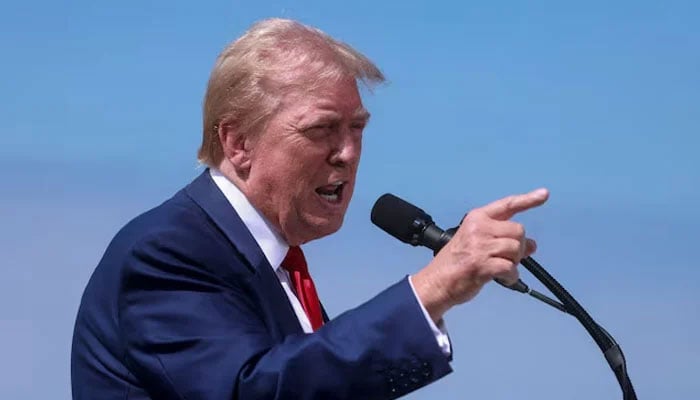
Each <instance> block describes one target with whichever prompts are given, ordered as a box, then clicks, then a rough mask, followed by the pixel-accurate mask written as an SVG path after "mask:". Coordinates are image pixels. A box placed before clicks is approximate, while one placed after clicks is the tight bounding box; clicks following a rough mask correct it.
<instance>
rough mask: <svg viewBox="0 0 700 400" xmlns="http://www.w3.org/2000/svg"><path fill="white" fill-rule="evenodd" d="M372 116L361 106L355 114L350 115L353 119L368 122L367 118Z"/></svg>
mask: <svg viewBox="0 0 700 400" xmlns="http://www.w3.org/2000/svg"><path fill="white" fill-rule="evenodd" d="M371 116H372V114H370V112H369V111H367V109H366V108H364V107H363V106H360V107H359V108H358V109H357V110H355V112H354V113H353V114H352V118H353V119H362V120H364V121H369V118H370V117H371Z"/></svg>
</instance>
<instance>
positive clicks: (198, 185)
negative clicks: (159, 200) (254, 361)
mask: <svg viewBox="0 0 700 400" xmlns="http://www.w3.org/2000/svg"><path fill="white" fill-rule="evenodd" d="M185 192H186V193H187V195H188V196H189V197H190V198H191V199H192V200H193V201H194V202H195V203H197V204H198V205H199V206H200V207H201V208H202V209H203V210H204V212H205V213H207V215H209V217H210V218H211V219H212V221H214V223H215V224H216V225H217V226H218V227H219V229H221V231H222V232H223V233H224V235H226V237H227V238H228V240H229V241H230V242H231V244H232V245H233V246H234V247H235V248H236V250H237V251H238V252H239V253H240V254H241V255H242V256H243V258H245V260H246V261H247V262H248V263H249V265H248V266H249V267H250V268H251V270H252V271H253V273H254V276H253V278H252V279H251V281H250V282H251V283H252V284H253V286H254V287H255V289H256V290H255V292H256V294H257V295H258V296H259V298H260V304H261V305H262V307H263V309H264V311H265V315H264V316H263V317H264V318H265V320H266V322H267V324H268V326H269V327H276V328H277V329H274V331H275V332H276V333H277V334H279V335H280V336H281V337H284V336H286V335H289V334H293V333H303V330H302V328H301V325H299V320H298V319H297V317H296V314H295V313H294V309H293V308H292V306H291V304H290V303H289V299H288V298H287V295H286V293H285V292H284V289H283V288H282V285H281V284H280V282H279V279H278V278H277V276H276V275H275V273H274V271H273V269H272V266H270V263H269V262H268V261H267V258H265V254H264V253H263V252H262V250H261V249H260V246H258V243H257V242H256V241H255V239H254V238H253V235H252V234H251V233H250V231H249V230H248V228H247V227H246V226H245V224H244V223H243V221H242V220H241V218H240V217H239V216H238V214H237V213H236V210H235V209H234V208H233V207H232V206H231V203H229V202H228V200H227V199H226V197H225V196H224V194H223V193H222V192H221V190H219V188H218V186H216V184H215V183H214V181H213V180H212V178H211V175H209V169H208V168H207V169H206V170H205V171H204V172H202V174H200V175H199V177H197V178H196V179H195V180H194V181H192V183H190V184H189V185H188V186H187V187H186V188H185Z"/></svg>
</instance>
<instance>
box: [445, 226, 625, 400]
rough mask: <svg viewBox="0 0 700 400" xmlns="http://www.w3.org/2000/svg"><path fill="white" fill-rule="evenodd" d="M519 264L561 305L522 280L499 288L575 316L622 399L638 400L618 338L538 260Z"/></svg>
mask: <svg viewBox="0 0 700 400" xmlns="http://www.w3.org/2000/svg"><path fill="white" fill-rule="evenodd" d="M457 228H458V227H454V228H450V229H448V230H446V231H444V235H443V237H441V239H443V240H440V241H439V244H438V246H437V247H436V248H434V254H437V252H438V251H440V249H441V248H442V246H444V245H445V244H446V243H447V241H448V240H449V239H451V238H452V236H453V235H454V233H455V232H456V231H457ZM520 263H521V264H522V265H523V266H524V267H525V268H526V269H527V270H528V271H530V273H531V274H532V275H533V276H534V277H535V278H537V280H539V281H540V282H542V284H543V285H544V286H545V287H546V288H547V289H549V291H550V292H552V294H554V296H556V297H557V298H558V299H559V301H561V303H559V302H558V301H556V300H553V299H551V298H549V297H548V296H546V295H544V294H542V293H540V292H538V291H535V290H532V289H530V288H529V287H528V286H527V285H526V284H525V283H523V281H522V280H519V281H518V282H517V283H515V284H514V285H511V286H509V285H506V284H504V283H502V282H500V281H499V280H497V279H496V280H495V281H496V282H497V283H498V284H499V285H501V286H503V287H506V288H508V289H511V290H514V291H516V292H519V293H525V294H529V295H530V296H532V297H534V298H536V299H537V300H540V301H542V302H544V303H545V304H547V305H550V306H552V307H554V308H556V309H558V310H559V311H562V312H565V313H567V314H570V315H572V316H574V317H575V318H576V319H577V320H578V321H579V322H580V323H581V325H583V327H584V328H585V329H586V331H588V334H589V335H591V337H592V338H593V340H594V341H595V342H596V344H597V345H598V347H599V348H600V351H602V352H603V355H604V356H605V360H606V361H607V362H608V365H609V366H610V369H612V371H613V373H614V374H615V377H616V378H617V383H618V384H619V385H620V389H622V399H623V400H637V394H636V393H635V392H634V387H633V386H632V381H631V380H630V377H629V375H628V374H627V362H626V360H625V355H624V354H623V353H622V348H621V347H620V345H619V344H617V342H616V341H615V339H614V338H613V337H612V335H610V334H609V333H608V331H606V330H605V329H604V328H603V327H602V326H600V325H599V324H598V323H597V322H595V321H594V320H593V318H592V317H591V316H590V315H589V314H588V312H587V311H586V310H585V309H584V308H583V307H582V306H581V305H580V304H579V303H578V302H577V301H576V299H574V297H573V296H571V294H569V292H568V291H567V290H566V289H564V287H563V286H562V285H561V284H560V283H559V282H557V280H556V279H554V277H552V275H550V274H549V273H548V272H547V271H546V270H545V269H544V268H543V267H542V266H541V265H540V264H539V263H538V262H537V261H535V260H534V259H533V258H532V257H526V258H524V259H522V260H521V261H520Z"/></svg>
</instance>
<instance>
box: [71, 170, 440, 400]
mask: <svg viewBox="0 0 700 400" xmlns="http://www.w3.org/2000/svg"><path fill="white" fill-rule="evenodd" d="M328 268H332V266H328ZM450 371H451V369H450V366H449V360H448V358H447V357H446V356H445V355H443V354H442V352H441V351H440V349H439V347H438V345H437V343H436V340H435V337H434V336H433V334H432V331H431V330H430V328H429V325H428V323H427V321H426V319H425V317H424V315H423V313H422V311H421V309H420V305H419V304H418V302H417V300H416V298H415V296H414V295H413V292H412V290H411V288H410V285H409V283H408V281H407V279H406V278H404V279H403V280H401V281H399V282H398V283H396V284H394V285H393V286H391V287H389V288H388V289H386V290H385V291H383V292H382V293H380V294H379V295H377V296H376V297H374V298H373V299H371V300H370V301H368V302H366V303H364V304H362V305H360V306H359V307H357V308H355V309H353V310H350V311H347V312H345V313H344V314H342V315H340V316H338V317H337V318H335V319H333V320H332V321H329V322H327V323H326V324H325V325H324V326H323V327H322V328H321V329H320V330H319V331H317V332H315V333H313V334H304V333H303V331H302V329H301V327H300V325H299V322H298V320H297V317H296V315H295V314H294V311H293V309H292V307H291V305H290V303H289V301H288V299H287V297H286V295H285V292H284V290H283V289H282V286H281V285H280V283H279V280H278V279H277V277H276V275H275V273H274V271H273V269H272V267H271V266H270V264H269V263H268V262H267V259H266V258H265V256H264V254H263V253H262V251H261V250H260V248H259V247H258V245H257V243H256V242H255V240H254V239H253V237H252V235H251V234H250V232H249V231H248V230H247V229H246V227H245V225H244V224H243V222H242V221H241V220H240V218H239V217H238V215H237V214H236V212H235V211H234V209H233V207H231V205H230V203H228V201H227V200H226V198H225V197H224V195H223V194H222V193H221V191H220V190H219V189H218V187H217V186H216V185H215V183H214V182H213V180H212V179H211V177H210V175H209V173H208V170H207V171H205V172H204V173H202V174H201V175H200V176H199V177H198V178H196V179H195V180H194V181H193V182H192V183H190V184H189V185H188V186H186V187H185V188H184V189H182V190H181V191H179V192H178V193H176V194H175V195H174V196H173V197H172V198H170V199H169V200H167V201H166V202H164V203H163V204H161V205H159V206H158V207H155V208H154V209H152V210H150V211H148V212H146V213H144V214H142V215H140V216H138V217H137V218H135V219H134V220H132V221H131V222H129V223H128V224H127V225H126V226H125V227H124V228H122V229H121V230H120V231H119V233H118V234H117V235H116V236H115V238H114V239H113V240H112V242H111V243H110V244H109V246H108V248H107V249H106V251H105V254H104V256H103V258H102V260H101V261H100V263H99V265H98V266H97V268H96V269H95V271H94V273H93V275H92V276H91V278H90V281H89V282H88V285H87V287H86V289H85V292H84V294H83V297H82V301H81V304H80V309H79V311H78V315H77V319H76V323H75V331H74V336H73V347H72V356H71V375H72V389H73V398H74V399H76V400H87V399H103V400H108V399H120V400H131V399H187V400H204V399H207V400H223V399H349V398H357V399H391V398H396V397H398V396H400V395H402V394H405V393H408V392H410V391H412V390H415V389H417V388H419V387H422V386H424V385H426V384H428V383H430V382H432V381H434V380H436V379H439V378H440V377H442V376H444V375H446V374H447V373H449V372H450Z"/></svg>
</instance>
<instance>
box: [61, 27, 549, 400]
mask: <svg viewBox="0 0 700 400" xmlns="http://www.w3.org/2000/svg"><path fill="white" fill-rule="evenodd" d="M358 80H361V81H364V82H366V83H368V84H371V83H377V82H381V81H382V80H383V76H382V74H381V72H380V71H379V69H377V67H376V66H374V65H373V64H372V63H371V62H370V61H369V60H368V59H367V58H366V57H364V56H363V55H361V54H359V53H358V52H357V51H355V50H353V49H352V48H350V47H349V46H347V45H345V44H342V43H340V42H337V41H335V40H334V39H332V38H330V37H328V36H327V35H325V34H324V33H322V32H320V31H318V30H316V29H313V28H309V27H306V26H303V25H301V24H299V23H297V22H293V21H288V20H278V19H273V20H266V21H262V22H260V23H258V24H256V25H254V26H253V27H252V28H251V29H250V30H249V31H248V32H246V33H245V34H244V35H243V36H242V37H241V38H239V39H238V40H237V41H235V42H234V43H232V44H231V45H229V46H228V47H227V48H226V49H225V50H224V52H223V53H222V54H221V55H220V57H219V58H218V60H217V62H216V65H215V67H214V69H213V71H212V74H211V78H210V81H209V85H208V88H207V93H206V96H205V102H204V134H203V143H202V147H201V148H200V151H199V158H200V160H201V161H202V162H203V163H204V164H206V165H207V166H208V168H206V170H205V171H204V172H203V173H202V174H201V175H200V176H199V177H198V178H196V179H195V180H194V181H193V182H192V183H190V184H189V185H188V186H186V187H185V188H184V189H182V190H181V191H180V192H178V193H177V194H175V196H173V197H172V198H171V199H169V200H167V201H166V202H165V203H163V204H161V205H160V206H158V207H156V208H154V209H152V210H150V211H148V212H146V213H144V214H143V215H140V216H139V217H137V218H135V219H134V220H133V221H131V222H130V223H129V224H127V225H126V226H125V227H124V228H123V229H122V230H121V231H120V232H119V233H118V234H117V235H116V236H115V238H114V239H113V241H112V242H111V243H110V245H109V247H108V248H107V250H106V252H105V254H104V257H103V259H102V260H101V261H100V263H99V265H98V266H97V268H96V270H95V272H94V274H93V276H92V277H91V279H90V282H89V283H88V285H87V288H86V290H85V293H84V295H83V299H82V302H81V306H80V310H79V312H78V316H77V321H76V326H75V332H74V339H73V352H72V363H71V364H72V384H73V397H74V398H75V399H187V400H196V399H208V400H215V399H328V398H333V399H336V398H337V399H346V398H358V399H391V398H396V397H399V396H401V395H404V394H406V393H408V392H411V391H413V390H415V389H417V388H419V387H422V386H424V385H426V384H428V383H430V382H433V381H435V380H437V379H439V378H441V377H442V376H444V375H446V374H447V373H449V372H450V371H451V368H450V366H449V362H450V360H451V357H452V350H451V347H450V343H449V341H448V340H447V337H446V333H445V331H444V329H443V327H442V317H443V315H444V314H445V312H446V311H447V310H448V309H449V308H451V307H452V306H454V305H456V304H460V303H463V302H465V301H467V300H469V299H471V298H472V297H474V296H475V295H476V294H477V293H478V291H479V290H480V288H481V287H482V286H483V285H484V284H485V283H486V282H488V281H490V280H492V279H494V278H500V279H503V280H504V281H506V282H514V281H516V280H517V278H518V272H517V269H516V265H517V263H518V262H519V260H520V259H521V258H523V257H525V256H527V255H529V254H531V253H532V252H533V251H534V249H535V246H534V242H533V241H532V240H530V239H526V238H525V236H524V230H523V227H522V226H521V225H519V224H516V223H514V222H511V221H508V220H509V219H510V218H511V217H512V215H513V214H515V213H517V212H520V211H524V210H526V209H528V208H531V207H535V206H538V205H540V204H542V203H543V202H544V201H545V200H546V198H547V192H546V191H544V190H540V191H535V192H532V193H529V194H526V195H520V196H512V197H509V198H507V199H503V200H499V201H496V202H494V203H492V204H489V205H487V206H485V207H483V208H481V209H476V210H472V211H470V212H469V214H468V216H467V217H466V218H465V220H464V221H463V223H462V225H461V227H460V229H459V231H458V232H457V233H456V234H455V236H454V238H453V239H452V240H451V241H450V243H449V244H448V245H447V246H445V248H443V250H442V251H441V252H440V253H439V254H438V255H437V256H436V257H435V258H434V259H433V260H432V262H431V263H430V264H429V265H428V266H426V267H425V268H424V269H422V270H421V271H419V272H418V273H416V274H415V275H412V276H410V277H408V278H405V279H402V280H400V281H399V282H397V283H396V284H395V285H393V286H391V287H390V288H388V289H386V290H385V291H383V292H382V293H380V294H379V295H377V296H376V297H375V298H373V299H371V300H369V301H368V302H366V303H364V304H363V305H361V306H359V307H358V308H356V309H353V310H351V311H348V312H346V313H344V314H342V315H341V316H339V317H337V318H335V319H334V320H332V321H329V320H328V318H327V317H326V316H325V313H324V312H323V310H322V307H321V304H320V302H319V300H318V298H317V297H316V293H315V288H314V286H313V282H312V280H311V278H310V276H309V274H308V269H307V266H306V264H305V260H304V257H303V251H302V250H301V248H300V245H303V244H304V243H308V242H309V241H312V240H315V239H319V238H321V237H323V236H326V235H329V234H332V233H334V232H336V231H337V230H338V229H339V228H340V226H341V224H342V222H343V217H344V214H345V211H346V209H347V206H348V203H349V201H350V198H351V196H352V193H353V189H354V186H355V174H356V171H357V166H358V163H359V159H360V151H361V143H362V131H363V129H364V127H365V125H366V124H367V121H368V119H369V113H368V112H367V111H366V110H365V109H364V108H363V106H362V102H361V99H360V96H359V93H358V89H357V82H358ZM325 267H326V268H332V267H333V266H325Z"/></svg>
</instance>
